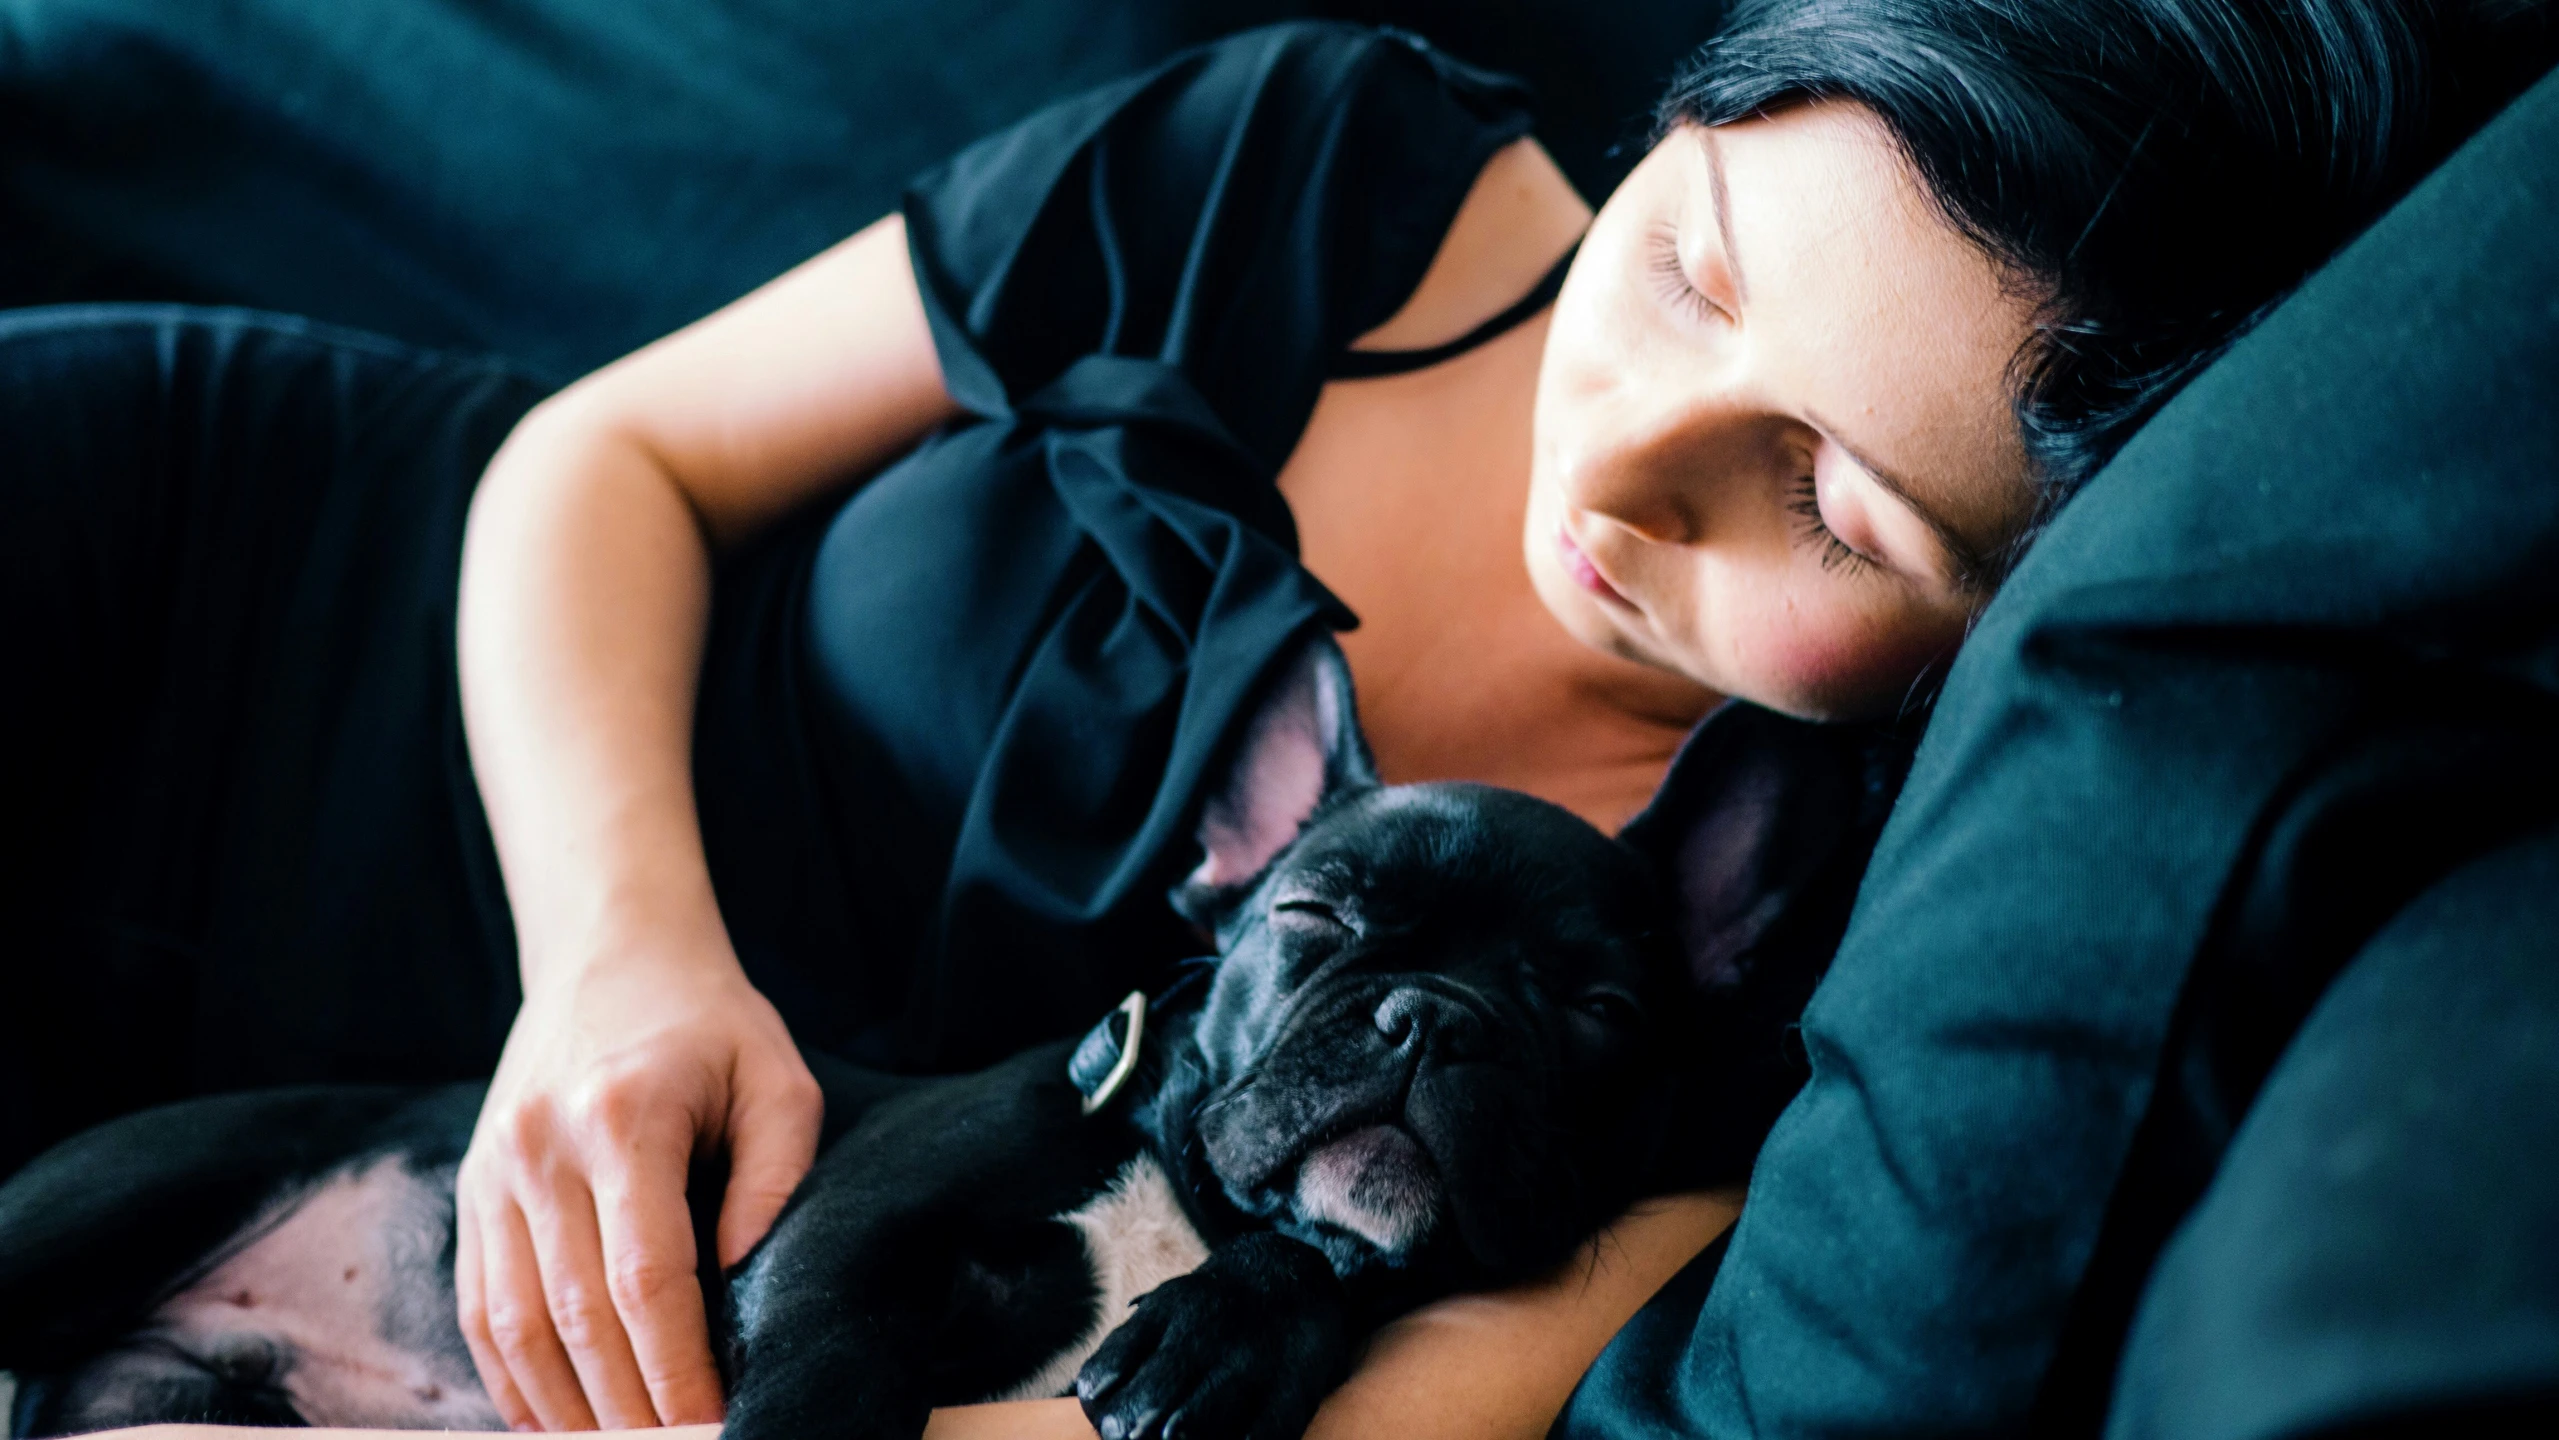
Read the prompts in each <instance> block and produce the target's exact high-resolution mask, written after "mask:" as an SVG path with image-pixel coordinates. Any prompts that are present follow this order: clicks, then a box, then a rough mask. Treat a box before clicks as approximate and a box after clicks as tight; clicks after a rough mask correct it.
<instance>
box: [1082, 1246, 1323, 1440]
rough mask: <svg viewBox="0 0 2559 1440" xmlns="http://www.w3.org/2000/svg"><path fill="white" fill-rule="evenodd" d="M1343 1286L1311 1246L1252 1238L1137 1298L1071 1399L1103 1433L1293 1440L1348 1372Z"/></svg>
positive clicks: (1140, 1437) (1164, 1439) (1162, 1439)
mask: <svg viewBox="0 0 2559 1440" xmlns="http://www.w3.org/2000/svg"><path fill="white" fill-rule="evenodd" d="M1356 1338H1357V1337H1356V1336H1355V1335H1354V1334H1353V1332H1352V1327H1351V1316H1350V1306H1349V1302H1348V1299H1347V1297H1346V1296H1345V1295H1344V1294H1343V1292H1342V1282H1341V1281H1340V1279H1339V1278H1337V1277H1336V1276H1335V1275H1334V1274H1333V1269H1332V1266H1330V1265H1329V1264H1327V1263H1325V1260H1324V1257H1323V1256H1322V1255H1320V1254H1318V1253H1316V1252H1315V1250H1314V1249H1312V1248H1311V1247H1309V1246H1306V1245H1302V1244H1300V1243H1298V1242H1297V1241H1295V1240H1291V1239H1288V1238H1286V1237H1285V1236H1280V1235H1268V1234H1263V1235H1248V1236H1244V1237H1242V1238H1240V1239H1237V1240H1233V1241H1230V1242H1228V1243H1227V1244H1225V1245H1221V1246H1219V1247H1218V1249H1217V1250H1216V1252H1215V1253H1213V1254H1211V1255H1210V1256H1209V1259H1208V1263H1207V1264H1205V1265H1202V1266H1201V1267H1200V1268H1199V1269H1197V1270H1194V1271H1192V1272H1191V1273H1190V1274H1188V1275H1185V1276H1183V1277H1181V1278H1180V1279H1178V1280H1171V1281H1167V1282H1165V1283H1164V1284H1163V1285H1162V1286H1160V1287H1158V1288H1157V1289H1155V1290H1153V1291H1150V1292H1149V1293H1148V1294H1147V1295H1146V1296H1145V1297H1144V1298H1143V1299H1141V1300H1139V1301H1138V1302H1137V1313H1136V1314H1134V1315H1132V1316H1130V1317H1129V1319H1128V1322H1127V1323H1126V1324H1124V1325H1122V1326H1120V1328H1119V1329H1117V1330H1115V1331H1113V1332H1111V1337H1110V1338H1109V1339H1108V1340H1105V1341H1103V1342H1102V1348H1101V1349H1099V1350H1097V1351H1095V1352H1094V1354H1093V1358H1092V1359H1091V1360H1089V1361H1086V1362H1085V1365H1084V1370H1083V1373H1081V1374H1079V1375H1077V1376H1076V1377H1075V1398H1076V1399H1077V1400H1079V1401H1081V1402H1083V1405H1084V1416H1085V1418H1086V1419H1088V1420H1090V1421H1091V1422H1092V1424H1093V1428H1094V1429H1095V1430H1096V1431H1098V1432H1100V1434H1101V1437H1102V1440H1297V1437H1298V1436H1300V1435H1302V1434H1304V1433H1305V1431H1306V1425H1307V1422H1308V1421H1310V1420H1312V1419H1314V1418H1315V1408H1316V1407H1317V1406H1318V1405H1321V1404H1323V1403H1324V1397H1325V1396H1327V1395H1329V1394H1331V1393H1332V1392H1333V1387H1335V1386H1336V1385H1339V1384H1340V1383H1341V1382H1342V1378H1343V1376H1345V1375H1347V1374H1348V1373H1349V1371H1350V1362H1351V1355H1352V1351H1353V1347H1354V1345H1355V1343H1356Z"/></svg>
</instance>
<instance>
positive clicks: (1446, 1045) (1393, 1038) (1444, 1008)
mask: <svg viewBox="0 0 2559 1440" xmlns="http://www.w3.org/2000/svg"><path fill="white" fill-rule="evenodd" d="M1374 1019H1375V1022H1376V1025H1377V1033H1378V1034H1380V1035H1383V1036H1385V1037H1386V1043H1387V1044H1389V1045H1392V1046H1394V1047H1395V1048H1396V1049H1398V1050H1401V1049H1404V1048H1406V1047H1407V1046H1410V1047H1412V1048H1414V1049H1431V1048H1437V1049H1438V1050H1439V1051H1440V1053H1441V1056H1442V1058H1445V1059H1460V1058H1463V1057H1464V1056H1466V1055H1469V1054H1472V1053H1473V1052H1474V1050H1475V1049H1476V1048H1477V1045H1476V1042H1477V1041H1478V1040H1479V1039H1481V1032H1482V1026H1481V1025H1479V1024H1478V1023H1477V1022H1476V1019H1475V1014H1474V1012H1473V1011H1471V1010H1469V1009H1467V1008H1466V1007H1465V1006H1464V1005H1461V1004H1459V1003H1457V1002H1456V1001H1454V1000H1451V999H1449V998H1448V997H1447V996H1444V995H1435V994H1432V993H1431V992H1430V991H1428V990H1424V989H1422V988H1420V987H1419V986H1414V985H1407V986H1403V987H1401V988H1399V989H1396V990H1391V991H1389V992H1387V996H1386V998H1385V999H1383V1000H1381V1001H1379V1002H1378V1003H1377V1014H1376V1016H1375V1017H1374Z"/></svg>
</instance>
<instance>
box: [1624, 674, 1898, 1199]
mask: <svg viewBox="0 0 2559 1440" xmlns="http://www.w3.org/2000/svg"><path fill="white" fill-rule="evenodd" d="M1912 741H1913V736H1912V735H1911V734H1909V733H1905V732H1900V731H1885V730H1875V729H1868V728H1865V727H1858V726H1848V725H1815V724H1811V723H1808V722H1805V721H1801V720H1792V719H1788V718H1787V717H1785V716H1782V715H1778V714H1774V713H1772V712H1769V711H1766V710H1760V709H1757V708H1755V707H1753V706H1750V705H1747V704H1744V703H1742V702H1740V701H1734V702H1731V703H1729V704H1728V705H1726V707H1725V708H1724V709H1722V710H1720V711H1717V712H1716V713H1715V715H1714V716H1713V717H1711V718H1710V719H1709V720H1708V721H1707V722H1706V723H1705V724H1704V725H1702V726H1700V727H1699V728H1698V730H1697V733H1696V734H1694V735H1692V736H1691V737H1690V738H1689V742H1688V749H1687V750H1686V751H1684V752H1683V753H1682V754H1681V756H1680V758H1679V760H1678V761H1677V762H1676V763H1675V764H1674V765H1673V766H1672V767H1671V775H1670V779H1669V780H1668V782H1667V783H1666V784H1665V785H1664V787H1663V790H1662V793H1661V794H1660V795H1659V796H1657V797H1656V798H1655V800H1654V802H1653V804H1652V805H1651V806H1650V807H1648V808H1647V809H1646V811H1645V812H1644V813H1643V814H1642V815H1639V816H1637V817H1636V818H1635V820H1634V821H1633V822H1632V823H1630V824H1629V825H1628V826H1627V827H1626V829H1625V830H1624V831H1623V832H1622V837H1621V838H1623V839H1625V840H1626V841H1627V842H1628V843H1630V844H1632V845H1634V847H1635V848H1636V850H1637V851H1638V853H1640V854H1643V855H1644V856H1646V857H1647V858H1648V859H1649V860H1650V861H1651V862H1652V864H1653V865H1654V866H1655V868H1656V873H1657V874H1659V876H1660V877H1661V879H1662V880H1663V882H1664V884H1663V889H1664V891H1665V892H1666V893H1667V896H1668V898H1669V899H1670V901H1671V903H1672V905H1673V907H1674V911H1675V923H1674V926H1673V932H1674V934H1675V936H1676V937H1677V940H1678V949H1679V952H1680V958H1681V960H1682V961H1683V962H1684V963H1683V966H1682V968H1683V970H1684V972H1685V973H1684V974H1683V975H1682V977H1681V978H1682V979H1684V980H1685V981H1686V982H1687V996H1686V999H1687V1002H1688V1004H1689V1005H1690V1006H1691V1007H1693V1008H1692V1009H1691V1011H1690V1020H1689V1024H1688V1025H1687V1026H1686V1027H1684V1028H1683V1033H1684V1034H1685V1035H1686V1037H1687V1041H1688V1043H1687V1044H1686V1045H1685V1046H1684V1051H1685V1058H1683V1059H1681V1060H1680V1061H1679V1062H1678V1063H1677V1066H1676V1069H1677V1071H1678V1074H1677V1077H1676V1083H1677V1086H1678V1093H1677V1094H1676V1097H1675V1099H1674V1101H1673V1110H1674V1113H1677V1114H1679V1115H1681V1116H1682V1117H1683V1119H1682V1121H1681V1124H1680V1137H1679V1139H1678V1141H1677V1142H1676V1143H1675V1144H1674V1145H1673V1146H1671V1147H1670V1151H1669V1152H1668V1153H1667V1154H1666V1155H1665V1157H1664V1159H1663V1161H1662V1163H1663V1165H1664V1167H1665V1173H1662V1174H1657V1175H1655V1176H1654V1177H1653V1179H1652V1181H1651V1182H1649V1183H1653V1184H1658V1185H1660V1186H1662V1187H1663V1188H1664V1189H1665V1190H1687V1189H1712V1188H1714V1187H1716V1186H1720V1185H1729V1184H1737V1183H1739V1182H1740V1181H1741V1180H1742V1179H1744V1178H1745V1177H1747V1176H1748V1174H1749V1173H1750V1165H1751V1161H1752V1159H1753V1157H1754V1156H1756V1154H1757V1153H1758V1149H1759V1142H1760V1141H1761V1140H1762V1139H1763V1138H1765V1137H1766V1135H1767V1133H1768V1129H1769V1127H1770V1126H1771V1125H1772V1124H1774V1123H1775V1122H1776V1119H1777V1112H1778V1111H1779V1110H1781V1109H1783V1108H1784V1107H1785V1104H1786V1102H1787V1101H1788V1100H1789V1099H1791V1098H1792V1097H1793V1096H1794V1093H1795V1089H1796V1087H1797V1086H1798V1085H1799V1084H1801V1082H1802V1079H1803V1074H1804V1070H1803V1066H1802V1064H1801V1051H1800V1050H1799V1049H1796V1048H1794V1042H1793V1041H1792V1039H1791V1035H1792V1032H1793V1029H1794V1025H1795V1022H1796V1020H1797V1019H1798V1018H1799V1017H1800V1016H1801V1015H1802V1014H1803V1010H1804V1005H1805V1003H1806V1002H1807V1001H1808V1000H1809V999H1810V998H1811V996H1812V992H1813V988H1814V986H1815V985H1817V984H1819V983H1820V981H1821V977H1822V974H1823V972H1825V971H1826V970H1828V969H1829V967H1830V957H1831V953H1832V952H1833V951H1835V950H1836V949H1838V947H1839V941H1840V936H1841V933H1842V932H1843V931H1844V930H1845V929H1846V927H1847V923H1848V913H1849V909H1850V907H1851V904H1852V902H1853V901H1854V899H1855V897H1856V894H1857V885H1858V882H1859V880H1860V879H1861V878H1862V877H1863V876H1864V874H1865V869H1866V860H1867V857H1868V856H1869V855H1870V854H1871V853H1872V852H1873V850H1874V845H1875V839H1876V836H1877V834H1878V833H1879V832H1880V831H1881V830H1882V828H1883V822H1884V817H1885V816H1886V814H1887V813H1889V811H1890V810H1891V808H1892V801H1893V798H1894V796H1895V795H1896V794H1897V793H1898V792H1899V790H1900V786H1901V777H1902V775H1903V774H1904V773H1905V772H1906V770H1907V768H1908V765H1909V759H1910V751H1911V745H1912Z"/></svg>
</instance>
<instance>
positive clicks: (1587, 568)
mask: <svg viewBox="0 0 2559 1440" xmlns="http://www.w3.org/2000/svg"><path fill="white" fill-rule="evenodd" d="M1555 553H1556V555H1557V556H1558V557H1559V558H1561V559H1562V561H1563V562H1564V573H1565V574H1567V575H1569V576H1571V577H1572V579H1573V583H1574V584H1576V585H1579V586H1581V587H1582V588H1583V589H1584V590H1587V591H1589V592H1590V593H1592V594H1593V595H1596V596H1598V597H1599V598H1600V599H1602V600H1605V601H1607V602H1608V603H1610V604H1612V605H1621V606H1624V607H1625V608H1627V609H1629V610H1632V609H1634V608H1635V602H1634V601H1632V600H1629V599H1627V598H1626V594H1625V592H1624V591H1622V590H1619V589H1618V588H1617V587H1616V586H1614V585H1611V584H1610V583H1608V577H1607V576H1606V575H1603V574H1601V573H1600V571H1599V566H1597V565H1596V564H1593V563H1592V561H1591V558H1590V556H1588V555H1586V554H1584V553H1582V547H1581V546H1579V545H1577V544H1575V543H1574V541H1573V532H1572V531H1570V530H1568V529H1565V528H1564V527H1562V526H1557V527H1556V529H1555Z"/></svg>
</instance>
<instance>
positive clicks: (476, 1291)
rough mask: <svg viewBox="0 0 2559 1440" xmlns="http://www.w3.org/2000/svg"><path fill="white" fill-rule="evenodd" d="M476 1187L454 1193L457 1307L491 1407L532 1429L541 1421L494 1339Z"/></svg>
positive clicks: (518, 1426) (517, 1426) (513, 1425)
mask: <svg viewBox="0 0 2559 1440" xmlns="http://www.w3.org/2000/svg"><path fill="white" fill-rule="evenodd" d="M475 1188H476V1187H474V1186H469V1185H464V1184H456V1185H455V1187H454V1191H453V1308H454V1311H455V1314H456V1318H458V1319H459V1320H460V1321H461V1322H462V1343H463V1344H464V1345H466V1346H468V1347H469V1348H470V1351H471V1364H472V1365H473V1366H474V1367H475V1368H476V1369H478V1370H479V1372H480V1388H481V1389H482V1390H483V1391H485V1392H487V1394H488V1397H489V1405H490V1408H492V1409H494V1410H496V1411H497V1412H498V1418H499V1419H500V1420H503V1421H505V1422H506V1425H507V1428H509V1429H511V1430H530V1429H532V1428H533V1427H534V1426H536V1425H537V1424H539V1423H541V1422H540V1420H539V1418H538V1417H536V1416H535V1415H534V1413H533V1407H532V1406H530V1405H527V1404H525V1403H524V1396H523V1395H522V1394H520V1393H518V1392H517V1390H516V1388H515V1379H514V1377H513V1376H510V1375H509V1374H507V1368H506V1357H505V1356H504V1355H502V1354H500V1353H499V1351H498V1346H497V1342H496V1341H495V1340H492V1339H490V1338H489V1310H488V1303H487V1299H486V1296H487V1294H488V1290H487V1286H486V1283H485V1282H484V1281H483V1280H482V1279H481V1275H480V1248H481V1247H480V1216H479V1210H478V1206H477V1205H476V1203H475V1202H474V1201H473V1199H472V1191H473V1189H475Z"/></svg>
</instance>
